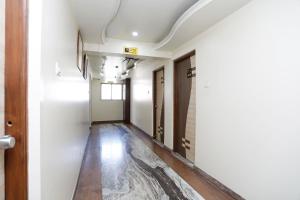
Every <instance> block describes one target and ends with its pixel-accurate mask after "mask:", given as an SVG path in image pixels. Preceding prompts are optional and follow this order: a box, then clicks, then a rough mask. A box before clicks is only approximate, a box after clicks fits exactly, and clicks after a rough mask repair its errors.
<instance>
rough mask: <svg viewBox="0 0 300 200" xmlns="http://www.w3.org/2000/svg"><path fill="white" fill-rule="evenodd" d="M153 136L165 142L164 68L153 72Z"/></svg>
mask: <svg viewBox="0 0 300 200" xmlns="http://www.w3.org/2000/svg"><path fill="white" fill-rule="evenodd" d="M153 89H154V90H153V108H154V109H153V116H154V118H153V130H154V133H153V136H154V139H156V140H158V141H159V142H161V143H164V117H165V116H164V68H163V67H162V68H160V69H158V70H156V71H154V72H153Z"/></svg>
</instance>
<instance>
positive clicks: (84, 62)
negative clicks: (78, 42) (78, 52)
mask: <svg viewBox="0 0 300 200" xmlns="http://www.w3.org/2000/svg"><path fill="white" fill-rule="evenodd" d="M88 65H89V59H88V56H87V54H84V56H83V70H82V76H83V78H84V79H87V74H88V73H87V70H88Z"/></svg>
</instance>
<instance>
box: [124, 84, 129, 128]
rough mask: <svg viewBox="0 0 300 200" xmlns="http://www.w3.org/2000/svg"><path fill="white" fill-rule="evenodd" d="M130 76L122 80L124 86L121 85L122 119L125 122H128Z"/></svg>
mask: <svg viewBox="0 0 300 200" xmlns="http://www.w3.org/2000/svg"><path fill="white" fill-rule="evenodd" d="M130 82H131V81H130V78H127V79H125V80H124V86H123V95H124V94H125V95H124V97H123V100H124V103H123V118H124V119H123V120H124V122H125V123H127V124H129V123H130V87H131V86H130Z"/></svg>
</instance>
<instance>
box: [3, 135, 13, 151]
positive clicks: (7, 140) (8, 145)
mask: <svg viewBox="0 0 300 200" xmlns="http://www.w3.org/2000/svg"><path fill="white" fill-rule="evenodd" d="M15 144H16V139H15V138H14V137H12V136H10V135H4V136H2V137H0V149H3V150H5V149H12V148H14V147H15Z"/></svg>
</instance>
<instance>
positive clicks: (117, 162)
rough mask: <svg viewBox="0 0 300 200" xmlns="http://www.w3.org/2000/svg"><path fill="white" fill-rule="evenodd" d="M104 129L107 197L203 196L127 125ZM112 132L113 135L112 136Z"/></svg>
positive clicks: (186, 199)
mask: <svg viewBox="0 0 300 200" xmlns="http://www.w3.org/2000/svg"><path fill="white" fill-rule="evenodd" d="M102 131H103V134H104V136H103V138H102V140H101V148H102V150H101V164H102V169H101V170H102V173H101V174H102V177H101V179H102V196H103V199H104V200H118V199H120V200H135V199H136V200H140V199H145V200H156V199H157V200H167V199H172V200H202V199H203V198H202V197H201V196H200V195H199V194H198V193H197V192H196V191H195V190H194V189H193V188H192V187H191V186H189V185H188V184H187V183H186V182H185V181H184V180H183V179H182V178H181V177H180V176H178V174H177V173H176V172H174V171H173V170H172V169H171V168H170V167H168V165H167V164H166V163H165V162H163V161H162V160H161V159H160V158H159V157H158V156H157V155H156V154H155V153H154V152H153V151H151V150H150V149H149V148H148V147H147V146H146V145H145V144H144V143H143V141H142V140H141V139H139V138H138V137H137V136H135V135H134V134H133V133H131V131H130V129H128V128H127V127H126V126H124V125H121V124H114V125H111V124H110V125H106V126H104V127H103V128H102ZM112 132H114V133H115V136H114V137H112V136H111V135H110V134H111V133H112ZM105 134H107V137H105Z"/></svg>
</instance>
